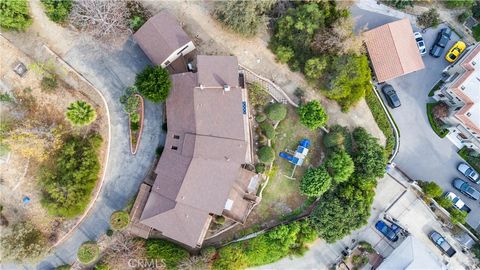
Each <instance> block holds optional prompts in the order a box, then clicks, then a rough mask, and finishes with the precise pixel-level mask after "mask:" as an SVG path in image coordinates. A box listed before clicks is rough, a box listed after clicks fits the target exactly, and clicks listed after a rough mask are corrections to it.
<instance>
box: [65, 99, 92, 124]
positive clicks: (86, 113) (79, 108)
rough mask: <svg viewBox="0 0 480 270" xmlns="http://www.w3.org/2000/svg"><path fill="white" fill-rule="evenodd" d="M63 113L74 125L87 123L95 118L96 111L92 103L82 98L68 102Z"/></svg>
mask: <svg viewBox="0 0 480 270" xmlns="http://www.w3.org/2000/svg"><path fill="white" fill-rule="evenodd" d="M65 115H66V116H67V119H68V120H69V121H70V123H72V124H73V125H75V126H85V125H89V124H91V123H92V122H93V121H95V119H96V118H97V113H96V112H95V109H94V108H93V107H92V105H90V104H89V103H87V102H85V101H83V100H79V101H75V102H72V103H70V106H68V108H67V112H66V114H65Z"/></svg>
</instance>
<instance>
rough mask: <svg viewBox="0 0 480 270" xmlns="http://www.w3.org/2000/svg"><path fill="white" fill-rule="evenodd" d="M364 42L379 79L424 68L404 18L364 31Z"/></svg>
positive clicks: (384, 79)
mask: <svg viewBox="0 0 480 270" xmlns="http://www.w3.org/2000/svg"><path fill="white" fill-rule="evenodd" d="M365 45H366V46H367V51H368V55H369V57H370V61H371V63H372V66H373V70H374V72H375V76H376V80H377V81H378V82H380V83H381V82H385V81H388V80H391V79H394V78H397V77H400V76H402V75H405V74H408V73H411V72H414V71H417V70H421V69H423V68H425V65H424V64H423V60H422V56H421V55H420V52H419V50H418V47H417V43H416V42H415V38H414V36H413V30H412V26H411V24H410V21H409V20H408V18H405V19H402V20H398V21H394V22H391V23H387V24H384V25H382V26H379V27H377V28H374V29H371V30H369V31H366V32H365Z"/></svg>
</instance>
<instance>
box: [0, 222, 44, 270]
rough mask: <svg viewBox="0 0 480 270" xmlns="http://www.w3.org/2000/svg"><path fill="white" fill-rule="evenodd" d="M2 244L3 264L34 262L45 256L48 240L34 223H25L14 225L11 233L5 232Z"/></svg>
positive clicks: (0, 242)
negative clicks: (6, 262)
mask: <svg viewBox="0 0 480 270" xmlns="http://www.w3.org/2000/svg"><path fill="white" fill-rule="evenodd" d="M0 244H1V247H2V262H4V261H18V262H21V261H28V260H30V261H32V260H35V259H37V258H39V257H40V256H41V255H43V254H44V252H45V250H46V244H47V240H46V238H45V236H44V235H43V234H42V232H41V231H40V230H38V229H37V228H35V227H34V225H33V224H32V223H30V222H25V221H23V222H20V223H17V224H15V225H13V228H12V230H11V231H6V230H5V231H3V232H2V235H1V238H0Z"/></svg>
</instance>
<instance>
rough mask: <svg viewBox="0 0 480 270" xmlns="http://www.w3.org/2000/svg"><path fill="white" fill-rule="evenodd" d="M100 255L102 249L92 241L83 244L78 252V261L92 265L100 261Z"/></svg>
mask: <svg viewBox="0 0 480 270" xmlns="http://www.w3.org/2000/svg"><path fill="white" fill-rule="evenodd" d="M99 255H100V249H99V248H98V245H97V243H95V242H91V241H89V242H85V243H83V244H82V245H81V246H80V248H79V249H78V251H77V258H78V261H79V262H81V263H82V264H91V263H92V262H94V261H95V260H96V259H98V256H99Z"/></svg>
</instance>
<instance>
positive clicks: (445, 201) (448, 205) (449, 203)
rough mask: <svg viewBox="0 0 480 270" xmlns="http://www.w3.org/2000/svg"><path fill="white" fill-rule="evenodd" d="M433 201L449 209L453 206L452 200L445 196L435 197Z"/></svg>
mask: <svg viewBox="0 0 480 270" xmlns="http://www.w3.org/2000/svg"><path fill="white" fill-rule="evenodd" d="M435 201H437V203H438V204H439V205H440V206H441V207H443V208H445V209H450V208H451V207H452V206H453V202H452V201H451V200H449V199H448V198H446V197H439V198H435Z"/></svg>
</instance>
